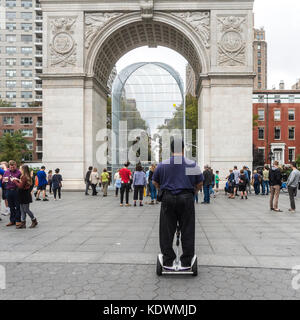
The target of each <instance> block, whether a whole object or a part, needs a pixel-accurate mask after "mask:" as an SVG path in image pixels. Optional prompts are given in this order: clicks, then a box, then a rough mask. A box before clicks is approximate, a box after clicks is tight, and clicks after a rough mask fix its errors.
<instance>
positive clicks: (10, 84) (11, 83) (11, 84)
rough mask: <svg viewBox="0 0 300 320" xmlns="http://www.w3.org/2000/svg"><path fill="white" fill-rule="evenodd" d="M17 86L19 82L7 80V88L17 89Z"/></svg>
mask: <svg viewBox="0 0 300 320" xmlns="http://www.w3.org/2000/svg"><path fill="white" fill-rule="evenodd" d="M16 86H17V81H15V80H7V81H6V88H15V87H16Z"/></svg>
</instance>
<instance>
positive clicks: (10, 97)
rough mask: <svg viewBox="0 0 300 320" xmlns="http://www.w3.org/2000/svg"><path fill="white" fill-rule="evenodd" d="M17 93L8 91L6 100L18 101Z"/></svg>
mask: <svg viewBox="0 0 300 320" xmlns="http://www.w3.org/2000/svg"><path fill="white" fill-rule="evenodd" d="M16 97H17V93H16V91H6V99H16Z"/></svg>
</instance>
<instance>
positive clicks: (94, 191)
mask: <svg viewBox="0 0 300 320" xmlns="http://www.w3.org/2000/svg"><path fill="white" fill-rule="evenodd" d="M91 186H92V190H93V194H92V195H93V196H96V195H97V191H96V187H97V185H96V184H91Z"/></svg>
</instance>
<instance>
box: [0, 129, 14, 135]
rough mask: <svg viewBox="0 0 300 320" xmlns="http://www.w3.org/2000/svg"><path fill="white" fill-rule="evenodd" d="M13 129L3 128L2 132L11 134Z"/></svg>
mask: <svg viewBox="0 0 300 320" xmlns="http://www.w3.org/2000/svg"><path fill="white" fill-rule="evenodd" d="M14 132H15V130H14V129H4V130H3V134H10V135H11V136H12V135H13V134H14Z"/></svg>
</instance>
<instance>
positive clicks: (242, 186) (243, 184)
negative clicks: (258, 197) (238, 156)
mask: <svg viewBox="0 0 300 320" xmlns="http://www.w3.org/2000/svg"><path fill="white" fill-rule="evenodd" d="M247 183H248V180H247V177H246V175H245V172H244V170H243V169H242V170H241V171H240V175H239V191H240V193H241V200H242V199H244V196H245V199H246V200H247V199H248V194H247V190H246V188H247Z"/></svg>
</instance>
